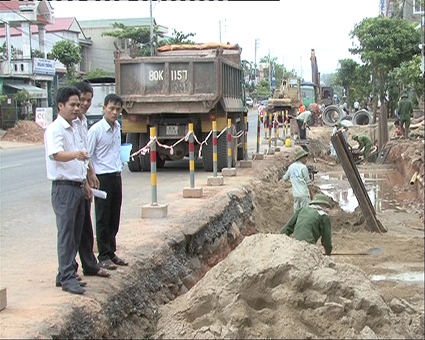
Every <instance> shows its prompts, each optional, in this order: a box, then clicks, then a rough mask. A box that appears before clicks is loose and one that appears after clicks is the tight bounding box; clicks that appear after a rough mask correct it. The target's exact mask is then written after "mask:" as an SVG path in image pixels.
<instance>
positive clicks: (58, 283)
mask: <svg viewBox="0 0 425 340" xmlns="http://www.w3.org/2000/svg"><path fill="white" fill-rule="evenodd" d="M78 284H79V285H80V287H85V286H87V282H84V281H78ZM56 287H62V283H60V282H56Z"/></svg>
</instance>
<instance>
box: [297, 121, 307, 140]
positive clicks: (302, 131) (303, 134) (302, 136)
mask: <svg viewBox="0 0 425 340" xmlns="http://www.w3.org/2000/svg"><path fill="white" fill-rule="evenodd" d="M303 123H304V122H303V121H301V120H299V119H297V124H298V134H299V137H300V139H307V133H306V129H305V128H304V129H303V128H302V127H303Z"/></svg>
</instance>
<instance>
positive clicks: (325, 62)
mask: <svg viewBox="0 0 425 340" xmlns="http://www.w3.org/2000/svg"><path fill="white" fill-rule="evenodd" d="M51 4H52V7H53V8H54V16H55V17H59V18H61V17H75V18H77V20H92V19H121V18H137V17H139V18H140V17H146V18H148V17H149V16H150V3H149V1H51ZM378 13H379V0H281V1H161V2H157V1H153V2H152V16H153V18H154V19H155V21H156V23H157V24H159V25H162V26H165V27H168V29H169V34H170V35H171V33H172V31H173V29H176V30H177V31H181V32H183V33H196V35H195V37H194V38H192V39H193V40H194V41H195V42H198V43H206V42H219V40H220V31H221V42H230V43H231V44H239V45H240V46H241V47H242V59H246V60H248V61H249V62H254V61H255V39H258V40H259V45H258V48H257V64H258V63H259V61H260V59H261V58H262V57H264V56H266V55H268V54H269V51H270V55H271V57H277V62H278V63H279V64H284V65H285V67H286V68H287V69H289V70H291V69H294V70H295V71H296V72H297V73H298V75H300V76H302V77H304V78H305V79H306V80H311V67H310V51H311V49H315V51H316V57H317V64H318V68H319V72H320V73H321V74H328V73H333V72H335V70H336V69H337V68H338V60H340V59H345V58H352V59H354V60H356V61H359V59H358V57H357V56H353V55H352V54H351V53H350V52H349V51H348V48H350V47H351V44H352V41H351V39H350V37H349V32H350V31H351V30H352V29H353V28H354V25H355V24H356V23H359V22H360V21H361V20H362V19H363V18H366V17H376V16H377V15H378ZM220 22H221V25H220ZM220 27H221V30H220Z"/></svg>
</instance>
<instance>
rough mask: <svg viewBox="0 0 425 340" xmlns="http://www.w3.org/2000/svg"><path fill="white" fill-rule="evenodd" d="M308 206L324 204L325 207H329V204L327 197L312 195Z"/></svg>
mask: <svg viewBox="0 0 425 340" xmlns="http://www.w3.org/2000/svg"><path fill="white" fill-rule="evenodd" d="M310 204H324V205H327V206H328V207H330V206H331V205H330V204H329V200H328V197H327V196H326V195H323V194H317V195H314V198H313V200H312V201H311V202H310Z"/></svg>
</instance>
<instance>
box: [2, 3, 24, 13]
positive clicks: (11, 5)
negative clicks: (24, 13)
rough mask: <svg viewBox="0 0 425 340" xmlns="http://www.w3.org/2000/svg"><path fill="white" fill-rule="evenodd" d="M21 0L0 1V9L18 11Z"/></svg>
mask: <svg viewBox="0 0 425 340" xmlns="http://www.w3.org/2000/svg"><path fill="white" fill-rule="evenodd" d="M23 4H24V3H23V2H22V1H0V11H19V6H20V5H23Z"/></svg>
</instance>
